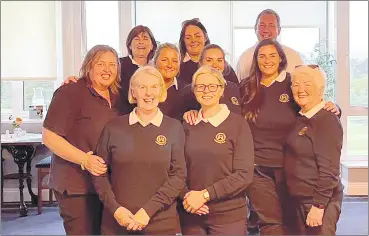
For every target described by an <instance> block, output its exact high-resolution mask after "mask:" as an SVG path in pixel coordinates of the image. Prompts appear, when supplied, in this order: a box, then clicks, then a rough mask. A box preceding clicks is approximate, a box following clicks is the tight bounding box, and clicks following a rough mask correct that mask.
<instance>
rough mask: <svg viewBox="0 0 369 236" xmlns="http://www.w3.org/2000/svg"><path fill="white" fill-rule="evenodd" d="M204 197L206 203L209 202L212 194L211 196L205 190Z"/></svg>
mask: <svg viewBox="0 0 369 236" xmlns="http://www.w3.org/2000/svg"><path fill="white" fill-rule="evenodd" d="M203 196H204V198H205V200H206V201H209V200H210V194H209V192H208V190H205V191H204V193H203Z"/></svg>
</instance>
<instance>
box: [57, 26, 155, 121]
mask: <svg viewBox="0 0 369 236" xmlns="http://www.w3.org/2000/svg"><path fill="white" fill-rule="evenodd" d="M126 47H127V51H128V56H126V57H122V58H119V61H120V66H121V75H120V87H121V88H120V92H119V93H120V99H119V100H118V103H117V108H118V111H119V113H120V114H122V115H124V114H128V113H130V112H131V111H132V109H133V108H134V105H132V104H130V103H129V102H128V87H129V80H130V78H131V76H132V75H133V74H134V73H135V72H136V70H137V69H138V68H139V67H140V66H144V65H146V64H148V63H149V62H150V60H151V59H152V58H153V57H154V53H155V50H156V48H157V43H156V40H155V38H154V35H153V34H152V32H151V30H150V29H149V28H148V27H147V26H143V25H138V26H136V27H134V28H133V29H132V30H131V31H130V32H129V34H128V36H127V40H126ZM77 79H78V78H76V77H75V76H70V77H68V78H67V79H66V80H65V81H64V84H68V83H69V81H73V82H77Z"/></svg>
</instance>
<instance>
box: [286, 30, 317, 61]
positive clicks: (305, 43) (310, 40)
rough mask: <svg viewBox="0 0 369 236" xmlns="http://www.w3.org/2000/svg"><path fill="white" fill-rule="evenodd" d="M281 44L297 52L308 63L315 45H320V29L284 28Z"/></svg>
mask: <svg viewBox="0 0 369 236" xmlns="http://www.w3.org/2000/svg"><path fill="white" fill-rule="evenodd" d="M280 38H281V39H280V42H281V43H282V44H284V45H286V46H288V47H290V48H292V49H294V50H296V51H298V52H299V53H300V54H301V56H302V57H303V59H304V61H306V62H308V61H309V60H310V59H313V58H311V53H312V52H313V51H314V46H315V44H317V43H319V28H282V30H281V34H280Z"/></svg>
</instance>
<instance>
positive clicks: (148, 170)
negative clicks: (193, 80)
mask: <svg viewBox="0 0 369 236" xmlns="http://www.w3.org/2000/svg"><path fill="white" fill-rule="evenodd" d="M96 153H97V155H98V156H100V157H102V158H103V159H104V160H105V162H106V163H107V165H108V169H109V173H110V176H108V175H104V176H98V177H96V176H93V183H94V186H95V188H96V191H97V193H98V194H99V197H100V199H101V201H102V202H103V203H104V206H105V207H106V209H107V210H109V212H110V216H111V217H112V216H113V214H114V212H115V211H116V209H117V208H118V207H119V206H123V207H125V208H127V209H128V210H130V211H131V212H132V213H133V214H135V213H136V212H137V211H138V210H139V209H140V208H144V209H145V211H146V213H147V214H148V215H149V217H150V218H151V220H150V222H152V221H154V220H165V219H172V220H173V219H175V218H176V214H177V213H176V204H175V201H174V200H175V199H176V198H177V197H178V196H179V193H180V192H181V190H182V189H183V187H184V185H185V179H186V164H185V158H184V131H183V128H182V125H181V123H180V122H179V121H177V120H174V119H172V118H170V117H167V116H165V115H164V117H163V120H162V123H161V125H160V127H157V126H155V125H153V124H149V125H148V126H146V127H143V126H142V125H141V124H140V123H135V124H132V125H129V115H124V116H120V117H117V118H116V119H114V120H112V121H111V122H109V123H108V124H107V125H106V126H105V128H104V130H103V132H102V134H101V137H100V140H99V143H98V145H97V148H96ZM106 214H107V213H105V215H106ZM111 219H112V220H114V218H111Z"/></svg>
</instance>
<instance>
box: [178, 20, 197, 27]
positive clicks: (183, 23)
mask: <svg viewBox="0 0 369 236" xmlns="http://www.w3.org/2000/svg"><path fill="white" fill-rule="evenodd" d="M189 22H194V23H198V22H200V19H199V18H193V19H191V20H185V21H183V22H182V27H183V26H184V25H186V24H188V23H189Z"/></svg>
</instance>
